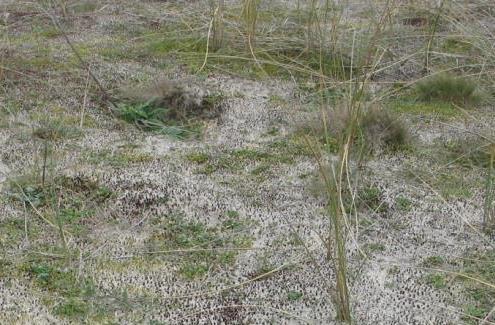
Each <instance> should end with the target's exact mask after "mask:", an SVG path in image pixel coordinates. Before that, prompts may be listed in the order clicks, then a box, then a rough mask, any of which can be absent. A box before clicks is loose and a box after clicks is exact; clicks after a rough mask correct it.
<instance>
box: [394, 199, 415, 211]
mask: <svg viewBox="0 0 495 325" xmlns="http://www.w3.org/2000/svg"><path fill="white" fill-rule="evenodd" d="M395 204H396V206H397V208H398V209H399V210H400V211H403V212H408V211H410V210H411V208H412V202H411V200H409V199H408V198H407V197H404V196H398V197H396V198H395Z"/></svg>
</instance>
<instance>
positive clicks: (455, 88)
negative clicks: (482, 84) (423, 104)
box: [416, 74, 481, 105]
mask: <svg viewBox="0 0 495 325" xmlns="http://www.w3.org/2000/svg"><path fill="white" fill-rule="evenodd" d="M477 88H478V87H477V84H476V83H475V82H474V81H473V80H470V79H466V78H462V77H457V76H454V75H450V74H439V75H436V76H432V77H429V78H427V79H425V80H424V81H421V82H419V83H418V84H417V86H416V92H417V94H418V96H419V98H420V99H421V100H424V101H433V100H438V101H444V102H450V103H455V104H458V105H467V104H477V103H479V102H480V101H481V98H480V95H479V93H478V92H477Z"/></svg>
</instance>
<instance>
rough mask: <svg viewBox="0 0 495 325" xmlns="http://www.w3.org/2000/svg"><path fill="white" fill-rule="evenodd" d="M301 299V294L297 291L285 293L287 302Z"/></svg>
mask: <svg viewBox="0 0 495 325" xmlns="http://www.w3.org/2000/svg"><path fill="white" fill-rule="evenodd" d="M302 297H303V293H302V292H299V291H289V293H287V299H288V300H289V301H297V300H300V299H301V298H302Z"/></svg>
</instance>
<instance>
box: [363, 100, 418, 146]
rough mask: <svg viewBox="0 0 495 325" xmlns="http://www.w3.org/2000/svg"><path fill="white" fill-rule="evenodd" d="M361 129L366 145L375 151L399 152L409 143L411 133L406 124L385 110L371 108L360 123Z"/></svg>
mask: <svg viewBox="0 0 495 325" xmlns="http://www.w3.org/2000/svg"><path fill="white" fill-rule="evenodd" d="M359 129H360V130H361V133H362V135H363V140H364V144H365V145H366V146H368V147H369V148H370V149H372V150H375V151H376V150H386V151H398V150H401V149H404V148H406V147H407V144H408V143H409V133H408V131H407V129H406V127H405V125H404V123H403V122H402V121H401V120H399V118H398V117H396V116H393V115H392V114H391V113H389V112H387V111H386V110H384V109H377V108H370V109H368V110H367V111H365V112H364V114H363V115H362V117H361V119H360V121H359Z"/></svg>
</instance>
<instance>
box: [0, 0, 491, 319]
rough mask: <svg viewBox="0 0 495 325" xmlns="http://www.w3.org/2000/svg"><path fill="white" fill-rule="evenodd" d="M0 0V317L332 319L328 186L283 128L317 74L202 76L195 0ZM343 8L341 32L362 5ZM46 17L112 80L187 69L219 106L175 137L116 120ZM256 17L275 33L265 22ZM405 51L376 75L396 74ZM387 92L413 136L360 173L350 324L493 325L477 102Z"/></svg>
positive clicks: (486, 121)
mask: <svg viewBox="0 0 495 325" xmlns="http://www.w3.org/2000/svg"><path fill="white" fill-rule="evenodd" d="M0 5H1V6H0V9H1V12H0V14H1V15H2V17H3V18H2V19H3V22H2V23H1V24H0V27H1V28H2V32H3V34H2V36H1V39H0V42H1V43H0V53H1V57H0V67H1V70H0V78H1V79H0V82H1V84H0V85H1V93H0V188H1V191H2V195H1V197H0V324H59V323H60V324H66V323H67V324H79V323H87V324H299V323H301V324H305V323H309V324H333V323H335V322H336V321H335V317H336V307H335V306H334V299H333V298H332V292H333V287H334V282H335V274H334V271H333V268H332V263H331V262H329V261H328V260H327V248H326V239H327V237H328V232H329V217H328V214H327V210H326V208H325V207H326V203H325V201H326V200H325V195H324V193H323V190H322V188H321V186H319V185H318V184H319V183H318V181H317V178H318V177H317V175H318V167H317V164H316V161H315V159H314V157H313V154H312V152H311V150H310V148H308V145H307V143H306V142H305V141H304V139H303V137H302V136H300V135H299V133H298V132H297V125H298V123H300V121H302V120H304V119H305V118H306V117H307V116H310V115H311V114H314V112H315V109H316V111H317V108H315V107H316V106H317V105H316V104H315V100H314V98H313V97H312V93H311V90H312V89H313V88H314V84H306V83H304V84H299V83H297V82H295V79H291V78H287V76H285V77H283V78H282V77H280V78H277V77H276V76H274V75H270V77H266V76H264V75H262V74H261V73H260V72H259V70H258V67H257V65H256V64H254V63H252V62H251V63H250V64H248V63H244V62H243V61H242V60H241V61H240V63H239V62H238V61H236V63H234V64H228V65H227V64H226V63H225V62H224V61H222V60H221V59H218V58H217V61H215V58H214V59H212V61H211V62H210V63H208V64H207V65H206V68H205V69H200V67H201V66H202V63H203V60H204V49H205V46H206V45H205V44H206V35H207V33H208V29H209V17H210V16H209V15H210V14H209V13H208V10H209V9H208V8H209V7H208V6H207V5H206V4H205V3H201V2H191V3H189V2H179V1H170V2H168V1H69V7H68V13H67V15H68V18H67V17H66V18H64V15H63V13H62V11H60V10H59V9H57V10H55V9H53V8H50V7H47V5H46V4H44V3H43V2H41V1H40V2H39V3H21V2H17V1H10V2H9V1H2V2H0ZM227 5H229V6H233V8H239V4H237V3H235V2H232V3H231V2H228V3H227ZM267 6H268V5H267ZM274 6H275V4H274ZM262 8H264V7H263V6H262ZM275 8H280V7H276V6H275ZM284 8H285V9H287V10H290V6H287V7H284ZM347 9H348V10H346V11H345V17H346V18H345V19H347V22H348V23H349V24H350V25H353V26H355V27H356V26H357V27H356V28H358V27H359V26H360V25H359V22H360V21H362V20H363V19H366V18H367V17H368V14H367V12H368V11H367V10H368V7H366V8H361V7H360V6H359V3H351V4H349V5H348V8H347ZM44 10H46V12H45V11H44ZM234 11H235V10H234ZM260 12H262V11H261V10H260ZM267 12H268V11H267ZM274 12H276V9H274ZM491 14H492V16H490V15H489V13H488V10H486V16H484V17H485V19H486V21H487V22H490V21H492V20H493V12H492V13H491ZM50 15H52V16H54V18H55V19H56V20H57V21H59V23H60V24H62V25H63V28H64V32H65V33H66V34H67V36H68V38H69V39H70V41H71V43H72V44H73V45H74V46H75V48H76V50H77V51H78V52H79V53H80V55H81V56H82V57H83V59H84V61H85V62H87V63H88V66H89V68H90V70H91V71H92V73H94V74H95V76H96V77H97V79H98V80H99V81H100V82H101V83H102V84H103V87H104V88H105V89H107V90H108V91H109V92H112V93H118V91H116V89H118V88H119V87H122V86H126V87H129V85H131V87H132V85H137V84H142V83H146V82H149V81H154V80H159V79H162V78H169V79H178V78H182V77H186V76H191V75H195V76H196V77H195V78H196V79H198V80H200V82H201V83H202V84H203V85H204V86H205V87H206V88H208V89H213V90H214V91H216V92H219V93H221V95H222V98H223V99H222V102H221V108H222V112H221V116H220V117H218V118H216V119H212V120H208V121H203V123H202V127H201V131H200V133H199V135H198V136H196V137H191V138H188V139H184V140H180V139H175V138H172V137H168V136H165V135H160V134H157V133H153V132H147V131H145V130H141V129H139V128H136V127H135V126H133V125H132V124H128V123H126V122H124V121H122V120H121V119H118V118H116V117H115V116H113V115H112V114H110V113H109V112H108V103H106V102H105V101H104V100H103V99H102V95H101V93H100V92H99V90H98V88H97V86H96V84H95V82H94V81H93V80H92V79H91V78H90V77H89V75H88V74H87V72H86V71H85V69H84V68H82V67H81V64H80V62H79V61H78V59H77V57H76V56H75V54H74V52H73V51H72V50H71V49H70V47H68V44H67V42H66V41H65V39H64V37H63V33H62V32H61V31H60V30H58V29H57V28H55V27H54V25H53V22H52V20H51V18H50ZM281 16H282V15H281ZM260 17H261V18H260V21H261V22H260V24H263V23H264V22H265V21H264V20H263V19H266V20H269V21H270V22H271V23H266V26H265V27H266V28H267V29H269V28H272V29H270V32H274V33H275V30H276V26H278V25H277V24H276V23H275V22H273V21H278V20H277V19H276V18H277V16H276V15H275V14H273V13H272V12H268V13H267V14H266V15H261V14H260ZM270 19H272V20H270ZM280 19H282V18H280ZM490 19H492V20H490ZM399 21H400V20H399ZM285 24H286V25H284V27H286V28H289V29H290V28H293V27H292V23H291V21H290V19H288V20H286V21H285ZM401 28H402V29H401V31H402V32H403V31H404V30H406V31H409V32H410V33H412V32H417V33H420V31H417V30H416V28H417V27H416V26H407V24H405V25H401ZM260 29H262V28H261V27H260ZM263 31H264V32H266V31H265V30H263ZM397 33H399V32H397ZM487 33H488V32H487ZM171 35H172V36H171ZM195 35H202V37H196V36H195ZM195 37H196V38H195ZM259 42H260V43H262V42H263V41H259ZM404 42H406V43H407V46H414V44H410V43H414V42H413V41H410V40H404ZM403 46H404V47H405V46H406V45H403ZM438 46H440V45H438ZM391 49H393V51H400V50H401V45H400V44H393V46H392V45H391ZM456 50H457V48H456ZM391 51H392V50H391ZM445 51H446V50H445ZM226 56H227V55H226ZM247 57H249V54H247ZM444 59H445V58H444V57H443V56H442V57H441V59H439V60H438V61H441V60H444ZM416 63H417V62H415V61H407V62H405V64H404V65H402V66H400V67H396V66H394V67H391V69H390V70H391V71H390V70H386V71H384V72H383V73H382V75H379V76H378V77H377V78H378V79H377V85H379V86H377V87H382V86H381V84H380V81H384V82H385V83H386V82H387V81H390V80H392V77H393V76H397V75H398V74H400V73H404V75H407V76H406V77H403V78H406V79H407V78H409V79H407V80H412V79H413V78H415V77H416V75H415V73H416V72H415V71H416V70H418V69H419V68H418V66H417V65H415V64H416ZM437 63H438V62H437ZM223 64H225V65H223ZM419 65H420V64H419ZM199 70H201V71H200V72H198V71H199ZM404 71H406V72H404ZM315 82H316V81H315ZM406 102H407V100H406ZM387 105H390V107H391V109H392V108H393V109H395V110H396V111H397V112H398V114H399V116H400V117H401V118H402V119H403V120H404V121H405V124H406V125H407V127H408V129H409V130H410V132H411V139H412V143H413V145H412V146H411V148H410V149H409V150H407V151H403V152H398V153H389V154H387V153H381V154H379V155H375V156H372V157H369V158H368V159H366V160H365V162H364V163H363V165H362V166H360V167H359V168H356V171H357V172H358V173H359V182H358V184H357V185H356V195H357V196H358V197H359V200H358V201H359V202H361V203H359V204H358V205H359V209H358V212H357V213H356V214H352V215H349V220H348V222H349V229H350V231H349V236H348V240H347V255H348V282H349V290H350V297H351V310H352V316H353V319H354V323H355V324H463V323H466V324H477V323H479V322H482V321H483V320H484V321H485V323H484V324H491V323H495V319H494V318H493V315H492V314H490V311H491V309H492V308H493V307H494V305H495V291H494V289H493V288H494V283H495V264H494V258H495V253H494V251H493V246H494V238H493V237H491V236H490V235H487V234H486V233H485V232H483V229H482V220H483V204H484V202H485V201H484V197H485V181H486V172H487V171H486V166H485V165H483V164H479V163H478V161H477V160H476V159H475V158H476V157H474V158H473V157H471V156H470V153H471V152H475V154H476V153H477V152H478V151H475V150H474V151H469V150H468V151H466V149H465V148H466V146H467V147H468V148H471V149H473V148H477V147H478V146H482V145H483V143H481V142H479V140H478V139H477V137H476V135H477V134H483V135H486V136H487V137H491V136H493V125H494V123H495V111H494V110H493V106H490V105H481V106H480V107H477V108H475V109H473V110H470V111H469V114H468V116H467V117H466V115H463V114H461V113H459V112H458V110H456V108H455V107H453V106H449V105H446V106H442V107H440V108H439V109H438V110H436V109H435V108H434V104H432V105H430V106H428V105H425V104H421V105H415V104H411V103H409V104H408V105H406V104H404V105H402V104H400V102H399V104H398V101H392V102H387ZM401 105H402V106H401ZM432 107H433V108H432ZM430 109H431V110H432V111H433V113H432V112H431V111H430ZM46 129H49V130H50V134H49V136H45V137H43V136H40V130H46ZM469 141H472V142H469ZM466 143H467V144H466ZM43 166H45V168H43ZM43 171H44V172H43ZM43 174H45V176H44V180H43ZM473 278H474V279H473Z"/></svg>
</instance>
